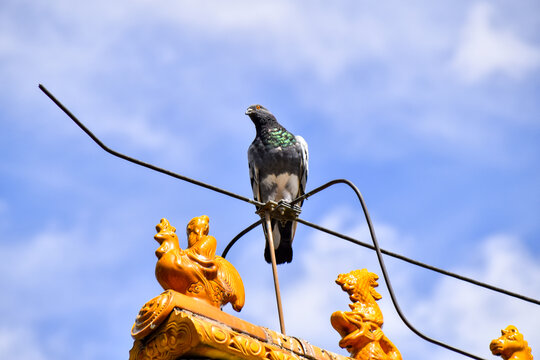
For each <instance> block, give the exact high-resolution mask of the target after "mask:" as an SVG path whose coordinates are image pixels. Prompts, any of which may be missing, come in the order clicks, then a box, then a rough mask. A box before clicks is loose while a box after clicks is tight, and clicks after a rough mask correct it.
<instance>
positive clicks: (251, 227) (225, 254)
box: [221, 220, 262, 258]
mask: <svg viewBox="0 0 540 360" xmlns="http://www.w3.org/2000/svg"><path fill="white" fill-rule="evenodd" d="M261 223H262V220H257V221H255V222H254V223H253V224H251V225H249V226H248V227H247V228H245V229H244V230H242V231H241V232H240V233H239V234H238V235H236V236H235V237H234V238H233V239H232V240H231V241H229V243H228V244H227V246H226V247H225V250H223V253H221V257H222V258H225V257H226V256H227V254H228V253H229V250H231V248H232V247H233V245H234V244H236V242H237V241H238V240H240V238H241V237H242V236H244V235H246V234H247V233H248V232H250V231H251V230H253V229H255V228H256V227H257V226H259V225H260V224H261Z"/></svg>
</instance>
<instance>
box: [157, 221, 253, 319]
mask: <svg viewBox="0 0 540 360" xmlns="http://www.w3.org/2000/svg"><path fill="white" fill-rule="evenodd" d="M156 230H157V234H156V235H155V236H154V239H155V240H156V241H157V242H158V243H159V244H160V246H159V248H158V249H157V250H156V256H157V258H158V261H157V264H156V278H157V280H158V282H159V284H160V285H161V286H162V287H163V288H164V289H165V290H169V289H170V290H174V291H177V292H179V293H181V294H185V295H187V296H191V297H194V298H197V299H200V300H202V301H204V302H206V303H207V304H209V305H212V306H214V307H217V308H221V307H222V306H224V305H225V304H228V303H231V305H232V307H233V309H234V310H236V311H240V310H241V309H242V307H243V306H244V301H245V292H244V284H243V283H242V279H241V278H240V275H239V274H238V271H237V270H236V269H235V268H234V266H233V265H232V264H231V263H230V262H228V261H227V260H225V259H224V258H222V257H221V256H216V246H217V243H216V239H215V238H214V237H213V236H209V235H208V232H209V218H208V216H206V215H203V216H199V217H196V218H193V219H192V220H191V221H190V222H189V224H188V225H187V237H188V248H187V249H185V250H183V249H181V248H180V245H179V243H178V236H177V235H176V228H175V227H174V226H172V225H171V224H169V222H168V221H167V219H161V222H160V223H159V224H158V225H157V226H156Z"/></svg>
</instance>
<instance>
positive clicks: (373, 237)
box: [295, 179, 484, 360]
mask: <svg viewBox="0 0 540 360" xmlns="http://www.w3.org/2000/svg"><path fill="white" fill-rule="evenodd" d="M331 183H332V184H330V185H333V184H337V183H343V184H346V185H348V186H349V187H350V188H351V189H353V191H354V192H355V193H356V196H357V197H358V200H359V201H360V204H361V205H362V210H363V212H364V216H365V218H366V222H367V224H368V228H369V233H370V235H371V240H372V241H373V246H374V248H375V252H376V253H377V260H378V261H379V265H380V267H381V271H382V273H383V277H384V281H385V282H386V287H387V288H388V292H389V294H390V298H391V299H392V303H393V304H394V308H395V309H396V311H397V313H398V315H399V317H400V318H401V321H403V323H405V325H407V327H408V328H409V329H410V330H411V331H412V332H413V333H415V334H416V335H418V336H419V337H420V338H422V339H424V340H426V341H428V342H430V343H432V344H435V345H438V346H441V347H444V348H446V349H448V350H451V351H454V352H457V353H458V354H461V355H464V356H468V357H470V358H472V359H477V360H484V359H483V358H481V357H478V356H476V355H473V354H470V353H468V352H466V351H463V350H461V349H458V348H455V347H453V346H450V345H448V344H445V343H443V342H441V341H439V340H435V339H432V338H430V337H429V336H427V335H424V334H423V333H422V332H420V331H419V330H417V329H416V328H415V327H414V326H413V325H412V324H411V323H410V322H409V320H408V319H407V317H405V315H404V314H403V312H402V311H401V308H400V307H399V303H398V301H397V298H396V295H395V294H394V289H393V288H392V284H391V282H390V277H389V276H388V272H387V271H386V266H385V264H384V259H383V257H382V252H381V248H380V247H379V242H378V241H377V237H376V235H375V229H374V227H373V223H372V222H371V218H370V216H369V212H368V210H367V206H366V203H365V201H364V198H363V196H362V193H360V190H358V188H357V187H356V185H354V184H353V183H352V182H351V181H349V180H347V179H337V180H334V181H332V182H331ZM330 185H328V186H330ZM328 186H326V187H328ZM321 190H322V189H321ZM312 193H313V191H312ZM309 196H311V195H309ZM306 197H307V196H306ZM297 200H298V199H295V202H296V201H297Z"/></svg>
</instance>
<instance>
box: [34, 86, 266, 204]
mask: <svg viewBox="0 0 540 360" xmlns="http://www.w3.org/2000/svg"><path fill="white" fill-rule="evenodd" d="M39 88H40V89H41V91H43V92H44V93H45V95H47V96H48V97H49V98H50V99H51V100H52V101H53V102H54V103H55V104H56V105H57V106H58V107H59V108H60V109H62V111H63V112H64V113H66V115H67V116H69V117H70V119H71V120H73V121H74V122H75V124H77V125H78V126H79V127H80V128H81V129H82V130H83V131H84V132H85V133H86V134H87V135H88V136H90V138H91V139H92V140H94V142H95V143H96V144H98V145H99V146H100V147H101V148H102V149H103V150H105V151H106V152H108V153H109V154H111V155H114V156H116V157H119V158H121V159H124V160H127V161H129V162H132V163H134V164H137V165H140V166H143V167H146V168H149V169H151V170H154V171H157V172H160V173H162V174H165V175H169V176H172V177H174V178H176V179H179V180H184V181H187V182H189V183H192V184H195V185H198V186H202V187H204V188H206V189H209V190H213V191H216V192H218V193H221V194H224V195H228V196H230V197H233V198H235V199H238V200H242V201H245V202H247V203H250V204H253V205H255V206H263V205H264V204H263V203H261V202H259V201H255V200H253V199H250V198H247V197H245V196H242V195H238V194H235V193H233V192H230V191H227V190H223V189H221V188H218V187H216V186H213V185H209V184H206V183H204V182H202V181H198V180H195V179H191V178H189V177H187V176H183V175H180V174H177V173H174V172H172V171H169V170H165V169H162V168H160V167H157V166H155V165H152V164H148V163H145V162H143V161H140V160H137V159H134V158H132V157H129V156H127V155H124V154H122V153H119V152H118V151H115V150H112V149H110V148H108V147H107V146H106V145H105V144H103V143H102V142H101V140H99V139H98V137H97V136H95V135H94V134H93V133H92V132H91V131H90V130H88V129H87V128H86V126H84V125H83V123H82V122H80V121H79V119H77V118H76V117H75V115H73V114H72V113H71V111H69V110H68V109H67V108H66V107H65V106H64V105H63V104H62V103H61V102H60V101H58V100H57V99H56V98H55V97H54V95H53V94H51V93H50V92H49V90H47V89H46V88H45V86H43V85H41V84H39Z"/></svg>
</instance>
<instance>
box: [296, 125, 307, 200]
mask: <svg viewBox="0 0 540 360" xmlns="http://www.w3.org/2000/svg"><path fill="white" fill-rule="evenodd" d="M296 141H297V142H298V143H299V144H300V150H301V151H302V162H301V164H300V187H299V189H298V196H302V195H304V194H305V190H306V182H307V177H308V169H309V166H308V162H309V153H308V145H307V142H306V140H304V138H303V137H301V136H300V135H297V136H296ZM299 205H300V206H301V205H302V203H300V204H299Z"/></svg>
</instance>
